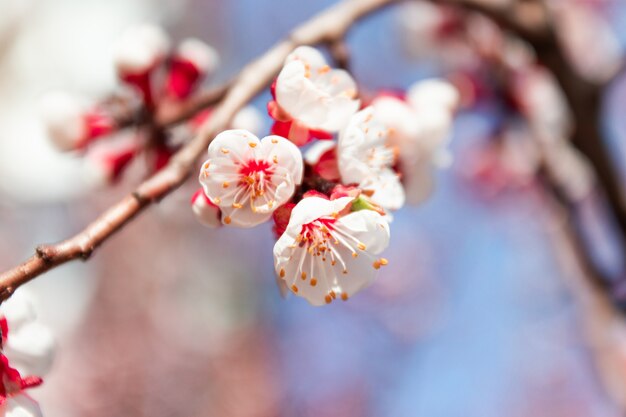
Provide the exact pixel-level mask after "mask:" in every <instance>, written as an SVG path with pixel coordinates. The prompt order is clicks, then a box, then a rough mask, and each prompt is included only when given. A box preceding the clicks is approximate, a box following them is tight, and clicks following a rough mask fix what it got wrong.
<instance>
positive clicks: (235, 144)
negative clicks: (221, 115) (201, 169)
mask: <svg viewBox="0 0 626 417" xmlns="http://www.w3.org/2000/svg"><path fill="white" fill-rule="evenodd" d="M251 144H253V145H251ZM260 144H261V141H260V140H259V138H257V137H256V136H255V135H253V134H252V133H250V132H248V131H247V130H242V129H232V130H225V131H223V132H222V133H220V134H219V135H217V136H216V137H215V139H213V141H211V144H210V145H209V158H217V157H225V156H227V157H228V158H230V159H233V160H240V161H245V160H248V159H250V158H251V157H254V155H256V153H255V150H256V147H257V146H258V145H260Z"/></svg>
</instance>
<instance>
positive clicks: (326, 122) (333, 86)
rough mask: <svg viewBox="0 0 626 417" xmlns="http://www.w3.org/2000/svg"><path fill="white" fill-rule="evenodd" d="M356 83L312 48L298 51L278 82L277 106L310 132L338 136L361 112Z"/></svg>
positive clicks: (290, 55) (276, 89) (289, 60)
mask: <svg viewBox="0 0 626 417" xmlns="http://www.w3.org/2000/svg"><path fill="white" fill-rule="evenodd" d="M356 94H357V89H356V83H355V82H354V80H353V79H352V77H351V76H350V74H348V72H346V71H344V70H341V69H332V68H330V67H329V66H328V64H327V63H326V60H325V59H324V57H323V56H322V54H321V53H320V52H319V51H318V50H316V49H314V48H311V47H309V46H300V47H298V48H296V49H295V50H294V51H293V52H292V53H291V54H289V56H288V57H287V59H286V61H285V66H284V67H283V69H282V70H281V72H280V74H279V75H278V78H277V79H276V86H275V95H276V97H275V98H276V102H277V103H278V105H279V106H280V108H281V110H282V111H284V112H286V113H287V114H288V115H289V116H290V118H291V119H295V120H296V121H298V122H300V123H302V124H304V125H305V126H306V127H308V128H310V129H319V130H324V131H328V132H337V131H339V130H340V129H341V128H342V127H344V126H345V125H346V123H347V122H348V120H349V118H350V116H352V115H353V114H354V112H356V111H357V110H358V108H359V100H358V99H356Z"/></svg>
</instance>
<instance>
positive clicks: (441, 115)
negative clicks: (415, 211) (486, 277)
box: [372, 80, 459, 204]
mask: <svg viewBox="0 0 626 417" xmlns="http://www.w3.org/2000/svg"><path fill="white" fill-rule="evenodd" d="M407 100H408V102H405V101H403V100H400V99H397V98H394V97H388V96H382V97H379V98H376V99H375V100H374V101H373V102H372V106H373V108H374V113H375V115H376V118H377V119H378V120H379V121H380V122H381V123H383V124H384V125H385V126H386V127H387V128H388V129H389V132H388V137H387V141H388V143H389V144H391V145H392V146H394V147H396V149H397V150H398V156H399V164H398V169H399V171H400V172H401V174H402V182H403V184H404V187H405V188H404V190H405V193H406V197H407V201H408V202H409V203H411V204H417V203H420V202H422V201H423V200H424V199H425V198H426V197H428V196H429V195H430V193H431V192H432V189H433V186H434V171H435V168H444V167H446V166H448V165H449V164H450V163H451V155H450V153H449V151H448V150H447V145H448V142H449V139H450V131H451V129H452V121H453V120H452V117H453V112H454V110H455V109H456V107H457V105H458V101H459V94H458V92H457V91H456V90H455V89H454V87H453V86H451V85H450V84H448V83H446V82H444V81H441V80H426V81H420V82H418V83H416V84H415V85H413V86H412V87H411V88H410V89H409V94H408V99H407Z"/></svg>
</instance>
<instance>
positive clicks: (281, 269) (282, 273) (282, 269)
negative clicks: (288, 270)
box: [278, 268, 285, 278]
mask: <svg viewBox="0 0 626 417" xmlns="http://www.w3.org/2000/svg"><path fill="white" fill-rule="evenodd" d="M278 275H279V276H280V277H281V278H285V269H284V268H280V272H279V273H278Z"/></svg>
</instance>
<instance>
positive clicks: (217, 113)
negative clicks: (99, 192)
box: [0, 0, 396, 301]
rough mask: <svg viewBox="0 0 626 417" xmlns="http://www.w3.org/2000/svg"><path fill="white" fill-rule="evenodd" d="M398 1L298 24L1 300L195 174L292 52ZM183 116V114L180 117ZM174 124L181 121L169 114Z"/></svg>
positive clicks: (44, 248)
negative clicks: (165, 156) (166, 158)
mask: <svg viewBox="0 0 626 417" xmlns="http://www.w3.org/2000/svg"><path fill="white" fill-rule="evenodd" d="M395 1H396V0H346V1H343V2H341V3H339V4H337V5H335V6H333V7H330V8H328V9H327V10H326V11H324V12H322V13H320V14H319V15H317V16H316V17H314V18H312V19H311V20H309V21H308V22H306V23H304V24H302V25H301V26H299V27H298V28H296V29H295V30H294V31H293V32H292V33H291V35H290V36H289V37H288V38H287V39H285V40H283V41H281V42H279V43H278V44H276V45H275V46H274V47H273V48H271V49H270V50H268V51H267V52H266V53H265V54H263V55H262V56H261V57H260V58H258V59H257V60H255V61H253V62H251V63H250V64H248V65H247V66H246V67H244V68H243V70H242V71H241V72H240V73H239V75H238V76H237V77H236V78H235V79H234V80H233V82H232V84H231V86H230V88H229V89H228V91H227V92H226V94H225V95H224V97H223V99H222V100H221V101H220V102H219V104H217V105H216V107H215V109H214V112H213V114H212V115H211V117H210V118H209V119H208V120H207V122H206V123H205V124H204V125H203V126H202V128H201V129H200V133H199V134H198V135H197V136H196V137H195V138H194V139H193V140H191V141H190V142H189V143H187V144H186V145H185V146H184V147H183V148H181V149H180V150H179V151H178V152H177V153H176V154H175V155H174V156H173V157H172V158H171V160H170V162H169V163H168V165H167V166H166V167H165V168H164V169H162V170H161V171H159V172H157V173H156V174H155V175H153V176H152V177H150V178H149V179H148V180H146V181H145V182H144V183H142V184H141V185H139V187H137V189H136V190H135V191H133V192H132V193H131V194H130V195H128V196H126V197H125V198H124V199H122V200H121V201H119V202H118V203H116V204H115V205H113V206H112V207H111V208H109V209H108V210H107V211H105V212H104V213H103V214H102V215H100V216H99V217H98V218H97V219H96V220H95V221H94V222H92V223H91V224H90V225H89V226H87V227H86V228H85V229H84V230H83V231H81V232H80V233H78V234H76V235H75V236H73V237H71V238H69V239H67V240H64V241H62V242H60V243H57V244H54V245H41V246H39V247H38V248H37V250H36V253H35V254H34V255H33V256H31V257H30V258H29V259H28V260H26V261H25V262H24V263H22V264H20V265H18V266H16V267H14V268H12V269H9V270H8V271H6V272H4V273H2V274H1V275H0V301H4V300H6V299H7V298H8V297H10V296H11V294H13V292H14V291H15V290H16V289H17V288H18V287H19V286H20V285H23V284H25V283H26V282H28V281H30V280H31V279H33V278H35V277H37V276H39V275H41V274H42V273H44V272H46V271H48V270H50V269H52V268H55V267H57V266H59V265H61V264H64V263H66V262H69V261H71V260H75V259H87V258H89V257H90V256H91V254H92V253H93V252H94V250H96V248H98V246H100V245H101V244H102V243H103V242H104V241H106V240H107V239H108V238H109V237H111V236H112V235H113V234H114V233H115V232H117V231H118V230H120V229H121V228H123V227H124V226H125V225H126V224H127V223H129V222H130V221H131V220H132V219H134V218H135V217H136V216H137V215H139V214H140V213H141V212H143V211H144V209H146V208H147V207H148V206H150V205H151V204H153V203H155V202H158V201H159V200H160V199H162V198H163V197H165V196H166V195H168V194H169V193H171V192H172V191H174V190H175V189H176V188H178V187H179V186H180V185H181V184H182V183H183V182H184V181H185V180H186V179H187V178H188V177H189V175H190V174H191V172H192V171H193V169H194V168H195V166H196V161H197V160H198V158H199V157H200V155H202V154H203V153H204V152H205V151H206V148H207V146H208V145H209V143H210V142H211V140H212V138H213V137H214V136H215V135H216V134H217V133H218V132H219V131H220V130H223V129H226V128H227V126H228V124H229V123H230V121H231V119H232V118H233V117H234V115H235V114H236V113H237V111H238V110H240V109H241V108H242V107H243V106H245V105H246V104H247V103H248V102H249V101H250V100H251V99H252V98H254V96H256V95H257V94H258V93H259V92H261V91H262V90H263V89H264V88H266V87H267V86H268V85H269V84H270V83H271V81H272V79H273V78H274V77H275V76H276V74H277V73H278V71H279V70H280V68H281V66H282V65H283V62H284V61H285V58H286V57H287V55H288V54H289V53H290V52H291V51H292V50H293V49H294V48H296V47H297V46H299V45H316V44H320V43H329V42H332V41H334V40H337V39H343V37H344V36H345V34H346V32H347V31H348V30H349V29H350V28H351V27H352V25H353V24H354V23H356V22H357V21H358V20H360V19H361V18H363V17H364V16H366V15H368V14H370V13H372V12H374V11H377V10H380V9H382V8H383V7H385V6H387V5H389V4H392V3H394V2H395ZM181 117H182V116H181ZM169 120H170V121H171V122H172V123H174V122H175V121H177V120H179V119H177V118H175V117H173V118H172V119H169Z"/></svg>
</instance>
